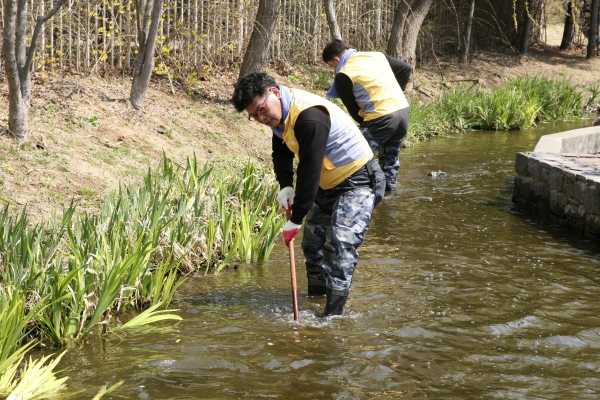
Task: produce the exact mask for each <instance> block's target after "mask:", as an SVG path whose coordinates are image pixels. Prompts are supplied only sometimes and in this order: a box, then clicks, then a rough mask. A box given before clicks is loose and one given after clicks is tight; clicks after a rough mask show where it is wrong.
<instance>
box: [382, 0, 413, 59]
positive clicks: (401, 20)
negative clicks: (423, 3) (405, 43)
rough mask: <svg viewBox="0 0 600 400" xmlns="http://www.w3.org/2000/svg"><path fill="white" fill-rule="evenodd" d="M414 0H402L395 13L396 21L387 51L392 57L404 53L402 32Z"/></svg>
mask: <svg viewBox="0 0 600 400" xmlns="http://www.w3.org/2000/svg"><path fill="white" fill-rule="evenodd" d="M413 1H414V0H401V1H400V3H399V4H398V7H397V8H396V12H395V14H394V22H393V24H392V29H391V32H390V39H389V41H388V46H387V53H388V54H389V55H390V56H392V57H400V56H401V54H402V34H403V32H404V25H405V24H406V17H407V15H408V12H409V10H410V8H411V7H412V3H413Z"/></svg>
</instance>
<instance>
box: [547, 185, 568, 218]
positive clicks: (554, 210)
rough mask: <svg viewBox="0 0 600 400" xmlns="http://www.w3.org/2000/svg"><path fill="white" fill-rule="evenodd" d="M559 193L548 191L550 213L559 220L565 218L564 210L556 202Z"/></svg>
mask: <svg viewBox="0 0 600 400" xmlns="http://www.w3.org/2000/svg"><path fill="white" fill-rule="evenodd" d="M558 196H559V193H558V192H557V191H556V190H550V213H551V214H554V215H556V216H559V217H561V218H564V216H565V208H564V206H561V205H560V202H559V201H558ZM563 197H564V195H563Z"/></svg>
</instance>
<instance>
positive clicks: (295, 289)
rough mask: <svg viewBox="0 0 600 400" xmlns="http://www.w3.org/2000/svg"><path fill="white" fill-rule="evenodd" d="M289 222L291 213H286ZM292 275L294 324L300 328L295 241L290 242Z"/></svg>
mask: <svg viewBox="0 0 600 400" xmlns="http://www.w3.org/2000/svg"><path fill="white" fill-rule="evenodd" d="M286 217H287V219H288V221H289V220H290V213H286ZM289 249H290V275H291V279H292V307H293V309H294V322H295V323H296V326H295V328H299V327H300V315H299V313H298V287H297V286H296V259H295V257H294V239H292V240H290V243H289Z"/></svg>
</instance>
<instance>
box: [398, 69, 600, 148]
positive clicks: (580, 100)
mask: <svg viewBox="0 0 600 400" xmlns="http://www.w3.org/2000/svg"><path fill="white" fill-rule="evenodd" d="M599 91H600V85H599V84H596V85H595V86H588V87H587V88H586V89H585V91H582V90H581V89H580V88H578V87H577V86H576V85H573V84H572V83H571V82H570V81H569V80H566V79H552V78H546V77H542V76H528V75H526V76H521V77H518V78H515V79H509V80H506V81H505V82H504V83H502V84H501V85H499V86H497V87H494V88H492V89H491V90H484V89H483V88H481V87H479V86H470V87H467V86H457V87H454V88H452V89H450V90H448V91H445V92H444V93H443V94H442V95H441V96H440V97H439V98H437V99H434V100H433V101H431V102H429V103H425V104H423V103H420V102H418V101H412V102H411V114H410V126H409V134H408V138H407V140H408V141H409V142H412V143H416V142H418V141H420V140H424V139H428V138H431V137H434V136H437V135H443V134H456V133H461V132H466V131H474V130H516V129H523V128H530V127H533V126H535V125H536V124H537V123H539V122H544V121H560V120H565V119H569V118H573V117H581V116H583V115H584V114H586V113H588V112H590V111H592V110H595V109H596V108H597V107H598V93H599Z"/></svg>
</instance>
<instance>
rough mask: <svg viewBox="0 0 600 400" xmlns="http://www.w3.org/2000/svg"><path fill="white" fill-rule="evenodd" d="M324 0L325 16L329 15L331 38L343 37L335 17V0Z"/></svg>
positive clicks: (328, 23) (328, 22)
mask: <svg viewBox="0 0 600 400" xmlns="http://www.w3.org/2000/svg"><path fill="white" fill-rule="evenodd" d="M323 2H324V3H325V4H324V5H325V16H326V17H327V25H329V31H330V32H331V39H342V34H341V33H340V26H339V25H338V23H337V20H336V19H335V8H334V7H333V0H323Z"/></svg>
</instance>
